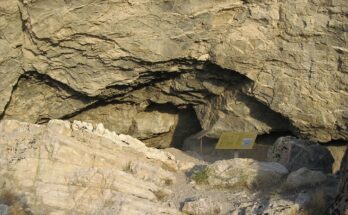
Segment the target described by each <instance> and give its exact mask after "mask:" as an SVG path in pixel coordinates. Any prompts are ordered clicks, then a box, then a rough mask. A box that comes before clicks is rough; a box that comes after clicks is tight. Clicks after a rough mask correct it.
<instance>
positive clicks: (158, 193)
mask: <svg viewBox="0 0 348 215" xmlns="http://www.w3.org/2000/svg"><path fill="white" fill-rule="evenodd" d="M152 193H153V194H155V196H156V198H157V200H159V201H162V200H163V199H164V198H166V197H167V196H168V193H166V192H164V191H163V190H156V191H152Z"/></svg>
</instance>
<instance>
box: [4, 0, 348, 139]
mask: <svg viewBox="0 0 348 215" xmlns="http://www.w3.org/2000/svg"><path fill="white" fill-rule="evenodd" d="M347 14H348V5H347V3H346V0H332V1H324V0H296V1H285V0H267V1H258V0H232V1H231V0H220V1H213V0H189V1H187V0H185V1H183V0H112V1H102V0H97V1H96V0H93V1H92V0H79V1H71V0H57V1H54V2H52V1H44V0H18V1H16V0H0V33H1V34H0V44H1V47H2V48H1V50H0V92H1V94H0V98H1V100H0V113H2V118H14V119H19V120H25V121H29V122H46V121H48V120H49V119H52V118H63V119H72V118H73V119H81V120H85V121H94V122H103V123H104V124H105V125H106V126H107V127H111V128H112V129H113V130H116V131H117V130H119V131H120V132H128V133H130V134H132V135H134V136H137V137H139V138H140V139H145V140H146V139H148V140H149V139H153V138H160V139H161V138H162V140H163V139H166V138H167V139H168V136H166V135H167V134H169V139H170V138H172V137H173V136H175V135H177V134H178V133H180V132H181V131H187V128H188V127H189V128H190V129H191V130H189V131H188V133H190V132H192V133H194V132H195V131H197V130H200V129H201V127H202V128H203V129H209V130H210V133H209V135H210V136H218V135H219V134H220V133H221V132H222V131H224V130H240V131H255V132H257V133H259V134H263V133H268V132H271V131H277V130H282V131H290V132H293V133H296V134H298V135H302V136H305V137H308V138H311V139H314V140H319V141H323V142H325V141H330V140H335V139H345V140H347V139H348V127H347V126H348V108H347V106H348V44H347V41H348V38H347V31H348V16H347ZM183 109H185V111H186V112H187V113H193V111H195V113H196V114H187V116H188V117H182V116H181V115H180V113H181V112H182V110H183ZM125 110H127V111H125ZM128 110H129V111H128ZM196 116H197V118H198V120H199V123H195V119H196ZM123 118H127V120H128V121H127V122H125V123H120V120H122V119H123ZM139 119H143V120H139ZM151 119H152V120H151ZM190 123H191V124H190ZM183 125H185V126H183ZM180 129H181V131H180ZM150 142H151V141H150ZM162 142H163V141H162ZM164 142H165V141H164ZM169 142H170V141H169Z"/></svg>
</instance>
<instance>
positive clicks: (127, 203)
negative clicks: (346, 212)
mask: <svg viewBox="0 0 348 215" xmlns="http://www.w3.org/2000/svg"><path fill="white" fill-rule="evenodd" d="M169 151H172V152H173V153H175V154H176V157H175V156H174V155H173V154H171V153H170V152H169ZM0 154H1V155H2V156H1V157H0V188H1V190H2V191H3V192H2V193H0V213H2V214H6V213H8V211H14V210H16V211H20V212H21V213H23V214H35V215H36V214H39V215H40V214H45V215H46V214H48V215H57V214H59V215H64V214H81V215H82V214H124V215H138V214H168V215H169V214H194V215H196V214H197V215H201V214H238V215H242V214H245V215H249V214H250V215H253V214H255V215H259V214H262V215H266V214H272V215H284V214H301V213H302V212H304V213H305V212H308V211H311V210H312V209H313V208H318V206H316V203H317V202H325V201H326V200H329V199H328V197H327V195H326V194H325V192H321V193H322V194H321V195H318V194H317V193H320V192H319V191H323V190H324V189H326V188H325V186H328V185H327V183H323V180H324V178H325V177H326V176H325V174H324V173H321V172H317V171H312V170H308V169H306V168H302V169H299V170H297V171H295V172H291V173H290V174H289V171H288V170H287V168H286V167H284V166H283V165H282V164H279V163H275V162H258V161H255V160H252V159H242V158H238V159H230V160H220V161H216V162H214V163H207V162H205V161H202V160H199V159H196V158H193V157H191V156H190V155H188V154H185V153H184V152H181V151H179V150H159V149H154V148H148V147H146V146H145V144H144V143H142V142H141V141H139V140H137V139H135V138H133V137H131V136H128V135H123V134H116V133H115V132H111V131H109V130H107V129H105V128H104V126H103V125H102V124H98V125H96V126H94V125H92V124H89V123H86V122H80V121H75V122H73V123H70V122H68V121H61V120H51V121H50V122H49V123H48V124H47V125H35V124H29V123H23V122H18V121H11V120H4V121H2V122H1V123H0ZM319 176H320V177H319ZM312 177H316V178H315V179H313V178H312ZM319 179H320V180H319ZM284 184H285V185H291V186H293V187H296V189H295V190H293V191H288V190H285V189H283V187H284V186H285V185H284ZM309 184H310V185H312V184H316V185H318V184H322V185H321V186H322V187H323V188H322V190H320V189H321V188H320V187H316V188H315V189H314V188H313V187H312V186H308V185H309ZM334 184H335V183H334ZM285 187H286V186H285ZM333 188H334V187H333ZM317 189H319V191H318V192H317V191H316V190H317ZM6 199H7V200H6ZM8 199H11V201H9V200H8ZM317 205H318V204H317ZM321 205H322V204H321ZM321 210H322V211H325V207H324V208H323V209H321ZM308 214H311V213H308ZM316 215H319V214H316Z"/></svg>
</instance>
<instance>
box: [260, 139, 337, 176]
mask: <svg viewBox="0 0 348 215" xmlns="http://www.w3.org/2000/svg"><path fill="white" fill-rule="evenodd" d="M267 159H268V161H272V162H279V163H281V164H283V165H284V166H285V167H286V168H287V169H288V170H289V171H291V172H292V171H296V170H298V169H300V168H302V167H306V168H308V169H310V170H317V171H322V172H325V173H331V172H332V164H333V162H334V159H333V157H332V155H331V153H330V151H329V150H328V149H326V148H325V147H324V146H321V145H319V144H316V143H314V142H311V141H308V140H303V139H297V138H295V137H280V138H278V139H277V141H276V142H275V143H274V145H273V147H272V148H271V149H270V151H269V153H268V158H267Z"/></svg>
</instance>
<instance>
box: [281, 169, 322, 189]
mask: <svg viewBox="0 0 348 215" xmlns="http://www.w3.org/2000/svg"><path fill="white" fill-rule="evenodd" d="M325 180H326V175H325V174H324V173H322V172H320V171H312V170H309V169H307V168H306V167H303V168H301V169H298V170H296V171H294V172H291V173H290V174H289V175H288V177H287V179H286V181H285V183H284V185H285V187H286V188H290V189H293V188H300V187H305V186H314V185H318V184H321V183H323V182H325Z"/></svg>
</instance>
